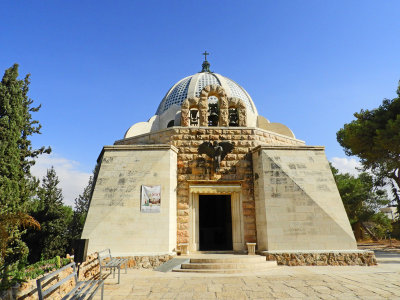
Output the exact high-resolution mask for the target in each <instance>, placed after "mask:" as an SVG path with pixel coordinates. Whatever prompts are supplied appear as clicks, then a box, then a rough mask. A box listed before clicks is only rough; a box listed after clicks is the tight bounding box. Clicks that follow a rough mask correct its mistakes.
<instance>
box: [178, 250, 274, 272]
mask: <svg viewBox="0 0 400 300" xmlns="http://www.w3.org/2000/svg"><path fill="white" fill-rule="evenodd" d="M276 267H278V265H277V263H276V261H266V258H265V257H264V256H259V255H233V254H230V255H226V254H225V255H223V254H219V255H218V254H217V255H208V254H206V255H194V256H191V257H190V262H189V263H182V265H181V268H180V269H176V270H173V272H194V273H242V272H252V271H255V272H259V271H264V270H270V269H272V268H276Z"/></svg>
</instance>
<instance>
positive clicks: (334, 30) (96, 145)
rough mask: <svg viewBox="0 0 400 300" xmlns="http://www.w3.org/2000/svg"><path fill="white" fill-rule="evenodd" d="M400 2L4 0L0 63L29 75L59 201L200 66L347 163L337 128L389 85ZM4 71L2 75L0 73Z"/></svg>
mask: <svg viewBox="0 0 400 300" xmlns="http://www.w3.org/2000/svg"><path fill="white" fill-rule="evenodd" d="M399 11H400V1H397V0H392V1H390V0H386V1H368V0H363V1H361V0H360V1H352V0H346V1H339V0H336V1H321V0H318V1H313V0H308V1H305V0H301V1H300V0H281V1H267V0H262V1H261V0H260V1H258V0H252V1H234V0H230V1H224V0H219V1H208V0H203V1H181V0H180V1H178V0H176V1H171V0H170V1H152V0H146V1H135V0H130V1H122V0H121V1H103V0H97V1H88V0H81V1H78V0H70V1H61V0H58V1H57V0H52V1H50V0H43V1H34V0H30V1H25V0H18V1H2V3H1V6H0V28H1V30H0V72H1V73H2V74H3V73H4V70H5V69H7V68H9V67H11V66H12V65H13V64H14V63H18V64H19V65H20V68H19V70H20V78H23V77H24V76H25V75H26V74H27V73H30V74H31V85H30V91H29V96H30V97H31V98H32V99H33V100H34V104H36V105H39V104H41V105H42V108H41V109H40V111H39V112H37V113H34V114H33V118H34V119H36V120H39V122H40V123H41V124H42V134H41V135H38V136H33V137H32V142H33V145H34V146H35V147H40V146H42V145H45V146H51V148H52V149H53V151H52V154H51V155H46V156H42V157H41V158H40V159H39V160H38V161H37V164H36V166H35V167H34V169H33V170H32V172H33V173H34V174H35V175H37V176H39V177H42V176H43V175H44V174H45V172H46V169H47V168H49V167H50V166H52V165H53V166H54V167H55V169H56V172H57V174H58V176H59V178H60V181H61V187H62V188H63V194H64V201H65V203H67V204H69V205H72V204H73V200H74V199H75V198H76V197H77V196H78V194H80V193H81V192H82V191H83V187H84V186H86V184H87V181H88V177H89V175H90V174H91V172H92V170H93V168H94V166H95V164H96V160H97V158H98V155H99V154H100V151H101V149H102V147H103V146H104V145H112V144H113V143H114V141H115V140H118V139H121V138H123V136H124V134H125V131H126V130H127V129H128V128H129V127H130V126H131V125H133V124H134V123H137V122H141V121H147V120H148V119H149V118H151V117H152V116H153V115H154V113H155V111H156V109H157V107H158V104H159V103H160V101H161V100H162V98H163V97H164V95H165V93H166V92H167V91H168V90H169V88H170V87H171V86H172V85H173V84H174V83H176V82H177V81H179V80H180V79H182V78H184V77H186V76H189V75H192V74H194V73H196V72H198V71H200V70H201V63H202V61H203V56H202V55H201V53H202V52H204V51H205V50H207V52H209V53H210V55H209V56H208V61H209V62H210V64H211V70H212V71H213V72H216V73H219V74H222V75H224V76H226V77H228V78H231V79H233V80H234V81H236V82H237V83H239V84H240V85H241V86H243V87H244V88H245V89H246V91H247V92H248V93H249V94H250V96H251V97H252V99H253V101H254V103H255V105H256V107H257V109H258V112H259V114H260V115H262V116H264V117H266V118H267V119H268V120H270V121H271V122H279V123H283V124H285V125H287V126H288V127H289V128H291V129H292V131H293V132H294V134H295V135H296V137H297V138H299V139H301V140H304V141H306V144H307V145H324V146H325V147H326V155H327V157H328V159H329V160H330V161H332V162H334V164H335V166H337V167H339V168H340V169H341V170H343V171H349V172H354V168H355V167H356V166H357V165H359V163H358V161H357V159H356V158H354V157H353V158H352V157H346V155H345V154H344V152H343V150H342V148H341V147H340V145H339V144H338V142H337V141H336V132H337V131H338V130H339V129H340V128H342V127H343V125H344V124H345V123H348V122H351V121H352V120H353V119H354V118H353V113H355V112H358V111H360V110H361V109H373V108H376V107H378V106H379V105H380V104H381V102H382V100H383V99H384V98H389V99H392V98H394V97H396V92H395V91H396V89H397V85H398V81H399V79H400V59H399V57H400V18H399V17H398V12H399ZM1 76H2V75H1Z"/></svg>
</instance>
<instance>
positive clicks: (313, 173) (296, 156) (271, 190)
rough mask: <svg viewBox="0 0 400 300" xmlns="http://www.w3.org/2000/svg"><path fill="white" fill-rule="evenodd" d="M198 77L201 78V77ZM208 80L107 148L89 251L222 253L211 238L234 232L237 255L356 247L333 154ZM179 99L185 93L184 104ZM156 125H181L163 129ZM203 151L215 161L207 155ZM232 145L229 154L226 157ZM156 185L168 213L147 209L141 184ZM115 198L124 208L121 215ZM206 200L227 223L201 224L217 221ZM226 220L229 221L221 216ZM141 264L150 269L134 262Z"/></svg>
mask: <svg viewBox="0 0 400 300" xmlns="http://www.w3.org/2000/svg"><path fill="white" fill-rule="evenodd" d="M196 76H197V77H198V76H200V74H199V75H194V76H193V78H192V79H196V78H197V77H196ZM201 76H202V77H204V82H203V81H201V84H200V85H198V81H196V80H195V81H193V82H195V83H196V86H198V87H197V88H196V90H197V92H195V89H194V86H192V85H189V86H188V87H187V88H186V89H183V87H181V88H182V89H179V91H178V90H177V91H175V90H174V91H175V92H176V93H175V92H174V93H173V97H172V96H171V97H170V98H169V97H167V98H165V99H164V100H165V101H167V102H165V101H164V100H163V102H162V103H161V104H160V107H159V110H160V109H161V110H160V113H162V115H161V116H159V115H158V116H156V117H155V118H154V117H153V118H154V119H153V118H151V119H150V120H149V121H148V122H147V125H146V126H147V127H146V126H145V127H146V128H147V129H146V130H147V131H143V130H142V129H143V128H142V127H143V126H144V125H143V124H142V125H143V126H142V125H141V123H137V124H136V125H133V126H132V127H131V128H130V129H129V130H128V132H127V134H126V135H125V138H124V139H122V140H118V141H116V142H115V143H114V146H106V147H105V148H104V150H103V152H102V154H101V155H100V157H99V160H98V162H99V163H101V165H100V171H99V176H98V178H97V182H96V185H95V189H94V193H93V197H92V201H91V204H90V208H89V213H88V218H87V221H86V224H85V228H84V232H83V235H82V236H83V238H89V240H90V242H89V249H90V250H91V251H96V250H101V249H100V248H111V251H112V253H113V254H115V255H120V256H136V255H138V254H140V255H142V254H144V255H145V254H148V255H150V254H152V255H154V254H159V255H161V254H171V253H173V252H177V251H184V250H185V249H188V250H189V251H190V252H191V251H199V250H200V249H211V250H213V248H215V249H216V248H217V247H216V246H215V244H216V243H217V242H215V241H214V242H211V246H210V247H208V246H207V247H204V245H205V244H206V243H205V242H204V241H205V239H204V237H205V236H206V237H207V238H208V239H209V240H211V239H214V240H216V239H218V238H219V237H220V236H221V235H223V234H226V235H227V237H228V235H232V236H231V238H232V239H231V240H230V236H229V240H228V242H227V244H226V245H224V246H223V247H224V248H226V249H233V250H234V251H236V252H245V251H246V250H247V249H246V243H256V244H257V250H258V251H265V250H268V251H272V250H273V251H276V250H281V251H284V252H285V253H286V252H287V253H290V252H292V251H293V252H296V251H299V250H304V251H307V250H324V251H331V250H356V249H357V248H356V243H355V239H354V235H353V233H352V230H351V227H350V224H349V221H348V219H347V215H346V213H345V210H344V207H343V204H342V202H341V199H340V196H339V193H338V191H337V188H336V185H335V182H334V180H333V176H332V174H331V171H330V169H329V163H328V161H327V159H326V156H325V153H324V148H323V147H313V146H306V145H305V143H304V142H303V141H301V140H298V139H296V138H295V137H294V134H293V132H292V131H291V130H290V129H289V128H288V127H286V126H285V125H283V124H279V123H270V122H269V121H268V120H266V119H265V118H262V117H261V116H259V115H258V114H257V110H256V109H255V106H254V105H253V104H252V100H251V99H250V98H249V97H248V95H247V94H246V93H245V92H244V89H241V88H238V89H236V92H234V91H233V90H230V92H231V94H230V95H228V93H227V90H226V88H228V89H231V87H229V86H226V85H225V88H224V87H223V86H224V84H223V82H222V83H221V81H219V83H216V82H214V83H211V84H210V85H206V86H202V85H203V83H205V82H206V81H209V82H210V81H211V80H214V79H216V78H214V75H213V74H208V75H204V76H203V75H201ZM205 78H208V79H207V80H205ZM212 78H214V79H212ZM185 82H186V81H185ZM232 84H233V83H231V86H232ZM240 91H241V92H240ZM177 93H178V94H180V93H183V94H182V95H180V97H179V99H178V98H177ZM171 95H172V94H171ZM189 95H190V96H189ZM235 95H236V96H237V97H239V98H236V97H235ZM246 95H247V96H246ZM211 97H212V98H211ZM240 97H241V98H240ZM215 99H216V100H215ZM179 101H181V102H179ZM177 104H179V105H180V106H179V105H177ZM165 105H167V107H166V110H165V109H164V106H165ZM159 110H158V111H159ZM167 115H168V118H170V119H168V118H167ZM157 119H158V120H159V121H160V120H161V119H163V124H164V123H165V124H167V125H166V126H172V127H169V128H166V129H162V128H165V127H160V124H158V125H157V124H156V123H155V122H156V120H157ZM152 120H153V121H152ZM168 120H169V121H168ZM177 120H178V121H179V122H178V123H179V124H178V123H177V122H176V121H177ZM256 120H258V121H259V122H258V121H257V122H255V121H256ZM167 121H168V123H166V122H167ZM255 123H257V125H255ZM165 124H164V125H165ZM164 125H163V126H164ZM252 126H257V127H252ZM260 127H261V128H262V129H261V128H260ZM135 128H136V129H135ZM141 128H142V129H141ZM144 132H147V133H144ZM222 142H228V143H225V144H223V143H222ZM203 143H205V144H204V145H203ZM201 145H202V148H201V149H202V151H201V153H207V155H206V154H199V146H201ZM210 145H212V146H210ZM223 145H225V146H226V148H225V149H228V148H229V151H228V150H226V151H227V152H226V153H225V152H224V151H225V150H224V147H223ZM232 145H233V150H232V149H231V147H232ZM159 149H165V151H167V150H168V149H169V150H168V151H174V152H175V153H174V155H175V156H174V159H170V160H169V161H167V160H165V159H164V156H163V155H161V152H157V150H159ZM231 150H232V151H231ZM118 151H119V152H120V153H123V154H119V155H117V154H115V152H118ZM165 151H164V152H165ZM147 152H148V153H149V154H146V153H147ZM150 153H153V154H150ZM154 153H157V154H154ZM149 161H150V163H149ZM157 161H163V162H161V163H160V164H157ZM145 170H146V171H147V173H146V174H145V173H143V172H144V171H145ZM155 170H156V171H155ZM138 174H142V175H143V176H138ZM159 174H163V175H162V176H161V177H162V178H160V177H159ZM156 177H157V178H156ZM118 178H120V179H121V178H123V179H124V183H122V184H120V182H119V181H120V180H118ZM150 183H152V184H158V185H161V186H162V187H163V188H164V191H163V192H162V194H163V195H166V199H164V197H162V199H163V200H161V203H162V204H161V205H164V208H163V207H161V212H162V213H161V214H159V215H153V216H149V215H147V216H146V215H145V214H141V213H140V210H138V205H139V203H140V199H139V195H140V194H139V189H138V188H139V187H140V185H147V184H150ZM165 189H166V190H165ZM109 191H113V193H110V192H109ZM206 195H213V196H215V197H214V198H212V199H213V200H215V201H219V200H216V199H224V201H225V200H230V206H226V207H230V212H227V211H226V210H227V209H226V208H224V211H222V212H221V211H220V210H218V209H217V206H218V205H220V204H222V202H219V203H213V202H211V201H210V202H206V201H205V200H204V201H203V200H202V201H200V200H201V199H205V198H206V197H208V196H206ZM220 195H226V196H220ZM210 199H211V198H210ZM221 201H222V200H221ZM115 202H118V203H122V204H123V205H119V206H121V207H120V208H118V209H117V208H115V207H112V206H113V203H115ZM200 202H201V203H208V204H207V205H208V206H207V209H208V210H210V211H211V210H213V209H214V207H215V208H216V209H215V211H213V213H214V212H215V213H216V214H215V216H214V218H220V221H223V222H226V223H224V225H221V226H220V225H216V226H214V227H212V226H210V227H201V226H200V223H201V222H200V218H204V217H205V216H207V217H209V215H203V216H202V217H200V212H199V211H200V207H201V205H200ZM202 207H205V206H202ZM110 210H111V211H112V212H110ZM202 211H203V212H204V211H205V210H202ZM227 214H230V218H231V219H230V220H229V221H226V219H224V218H223V217H222V216H225V215H227ZM210 215H211V214H210ZM99 216H100V218H99ZM202 220H203V219H202ZM203 225H204V224H203ZM203 225H202V226H203ZM218 226H219V227H218ZM224 226H225V227H224ZM230 226H231V228H229V227H230ZM210 228H212V229H211V231H210ZM215 228H217V231H216V229H215ZM230 229H231V230H230ZM212 230H214V231H212ZM161 232H162V233H161ZM200 235H202V237H203V239H202V242H201V243H204V244H202V245H203V246H200ZM172 241H173V242H172ZM231 241H232V247H231V246H230V245H228V244H230V243H231ZM212 243H214V245H213V244H212ZM100 246H102V247H100ZM218 249H219V248H218ZM121 251H122V252H124V253H121ZM140 252H142V253H140ZM155 252H157V253H155ZM140 255H139V256H140ZM314 259H315V261H318V259H319V258H316V257H314ZM136 263H140V264H141V265H142V266H143V265H146V266H150V265H151V264H150V262H148V261H144V262H142V261H135V262H134V261H132V264H136ZM143 263H144V264H143Z"/></svg>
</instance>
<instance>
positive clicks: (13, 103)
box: [0, 64, 50, 288]
mask: <svg viewBox="0 0 400 300" xmlns="http://www.w3.org/2000/svg"><path fill="white" fill-rule="evenodd" d="M29 83H30V81H29V75H27V76H26V77H25V79H24V80H19V79H18V65H17V64H15V65H13V66H12V67H11V68H9V69H7V70H6V71H5V73H4V76H3V78H2V80H1V82H0V214H1V215H2V218H3V219H2V220H3V221H2V222H3V225H2V226H3V229H4V230H5V231H6V233H4V234H5V236H6V238H7V240H5V241H2V242H3V243H4V245H5V247H6V251H4V252H1V253H2V254H3V255H1V256H0V265H1V266H2V268H1V274H0V276H1V286H2V288H4V287H6V286H8V285H9V284H10V282H9V280H10V274H11V273H12V272H13V270H14V269H15V268H17V265H18V263H19V262H20V261H23V260H24V258H26V255H27V252H28V250H27V247H26V245H25V244H24V243H23V242H22V239H21V236H22V233H23V232H21V231H20V230H19V225H21V224H22V223H21V222H23V220H24V217H23V216H26V214H25V213H26V211H27V203H28V201H29V199H30V197H31V196H32V195H33V194H34V193H35V189H36V182H35V181H34V180H33V179H32V177H31V174H30V167H31V166H32V165H33V164H34V159H35V158H36V157H37V156H38V155H40V154H42V153H44V152H46V153H49V152H50V148H48V149H46V148H44V147H42V148H40V149H33V147H32V144H31V141H30V139H29V138H30V136H32V135H33V134H39V133H40V128H41V126H40V124H39V123H38V121H35V120H33V119H32V116H31V112H36V111H38V110H39V108H40V106H39V107H33V106H32V104H33V101H32V99H30V98H29V97H28V91H29ZM14 217H20V221H18V222H17V221H16V219H14ZM25 220H26V219H25Z"/></svg>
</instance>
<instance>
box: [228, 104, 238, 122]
mask: <svg viewBox="0 0 400 300" xmlns="http://www.w3.org/2000/svg"><path fill="white" fill-rule="evenodd" d="M229 126H231V127H238V126H239V115H238V111H237V109H236V108H229Z"/></svg>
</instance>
